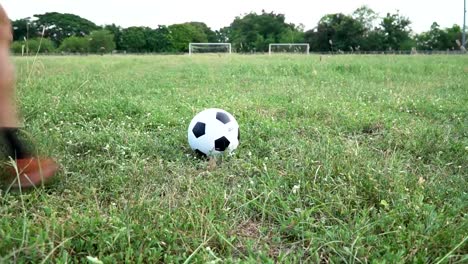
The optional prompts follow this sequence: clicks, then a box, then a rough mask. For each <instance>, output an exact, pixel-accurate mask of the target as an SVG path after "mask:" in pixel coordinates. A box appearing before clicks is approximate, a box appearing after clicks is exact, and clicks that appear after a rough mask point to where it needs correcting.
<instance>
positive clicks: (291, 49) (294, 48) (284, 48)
mask: <svg viewBox="0 0 468 264" xmlns="http://www.w3.org/2000/svg"><path fill="white" fill-rule="evenodd" d="M309 49H310V46H309V44H308V43H273V44H270V45H269V48H268V54H270V55H271V54H273V53H296V54H309Z"/></svg>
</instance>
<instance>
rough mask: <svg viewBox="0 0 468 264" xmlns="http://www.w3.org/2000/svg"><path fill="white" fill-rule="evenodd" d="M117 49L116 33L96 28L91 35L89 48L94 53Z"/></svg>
mask: <svg viewBox="0 0 468 264" xmlns="http://www.w3.org/2000/svg"><path fill="white" fill-rule="evenodd" d="M114 49H115V42H114V35H113V34H112V33H111V32H109V31H107V30H105V29H102V30H96V31H93V32H91V34H90V36H89V50H90V51H91V52H94V53H108V52H112V51H113V50H114Z"/></svg>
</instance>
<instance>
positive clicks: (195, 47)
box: [189, 43, 232, 55]
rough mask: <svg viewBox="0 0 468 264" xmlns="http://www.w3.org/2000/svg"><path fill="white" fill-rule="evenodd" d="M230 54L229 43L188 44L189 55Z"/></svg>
mask: <svg viewBox="0 0 468 264" xmlns="http://www.w3.org/2000/svg"><path fill="white" fill-rule="evenodd" d="M197 53H228V54H231V53H232V48H231V43H190V44H189V54H190V55H192V54H197Z"/></svg>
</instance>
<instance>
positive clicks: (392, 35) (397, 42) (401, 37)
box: [380, 13, 411, 50]
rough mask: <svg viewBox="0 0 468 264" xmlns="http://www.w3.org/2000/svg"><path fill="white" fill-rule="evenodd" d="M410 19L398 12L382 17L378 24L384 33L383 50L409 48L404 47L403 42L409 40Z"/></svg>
mask: <svg viewBox="0 0 468 264" xmlns="http://www.w3.org/2000/svg"><path fill="white" fill-rule="evenodd" d="M410 25H411V21H410V20H409V19H408V18H406V17H403V16H401V15H400V14H398V13H397V14H390V13H387V16H386V17H384V18H383V20H382V22H381V23H380V26H381V27H382V31H383V33H384V39H383V49H385V50H401V49H408V48H409V49H411V48H410V47H408V46H406V47H404V45H403V44H404V43H408V42H409V41H411V37H410V33H411V28H410Z"/></svg>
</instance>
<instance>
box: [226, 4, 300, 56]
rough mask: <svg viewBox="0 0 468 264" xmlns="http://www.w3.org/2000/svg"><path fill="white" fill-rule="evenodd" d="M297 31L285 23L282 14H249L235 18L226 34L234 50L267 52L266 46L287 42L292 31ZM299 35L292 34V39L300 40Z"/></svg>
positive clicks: (292, 25) (293, 26) (263, 12)
mask: <svg viewBox="0 0 468 264" xmlns="http://www.w3.org/2000/svg"><path fill="white" fill-rule="evenodd" d="M295 30H296V31H297V28H296V27H295V25H294V24H288V23H286V22H285V16H284V15H283V14H275V13H266V12H265V11H262V13H261V14H260V15H259V14H256V13H250V14H247V15H245V16H244V17H236V18H235V19H234V21H233V22H232V23H231V25H230V27H229V29H225V30H224V32H227V36H228V38H229V41H230V42H231V43H232V44H233V46H234V49H236V50H238V51H241V52H251V51H267V50H268V44H270V43H278V42H281V41H282V40H283V41H286V40H288V41H287V42H290V41H289V40H290V39H288V37H289V38H290V37H291V36H292V34H291V32H292V31H295ZM300 35H301V34H300V33H298V34H297V35H295V34H294V36H293V39H294V40H295V39H301V37H300Z"/></svg>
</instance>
